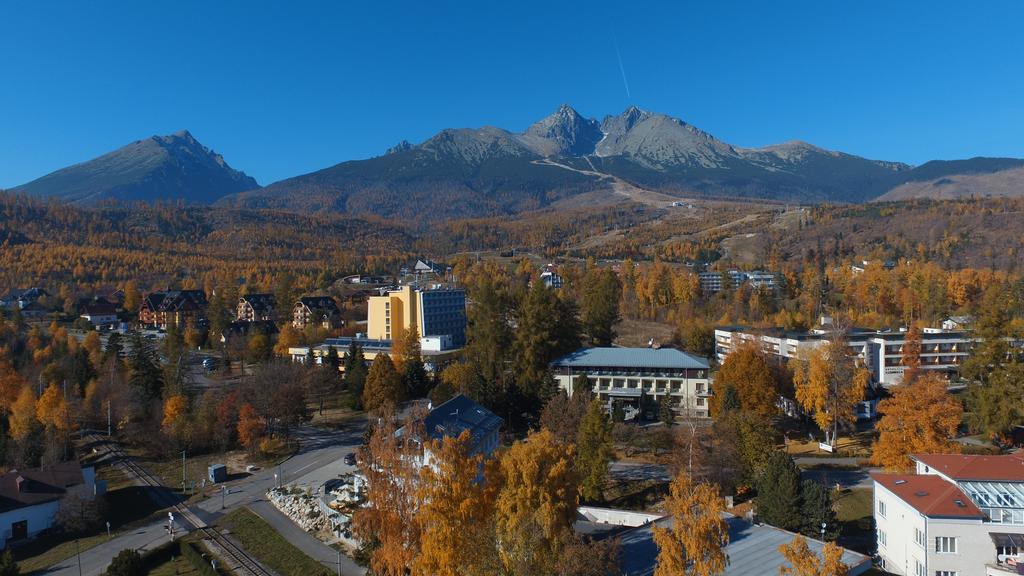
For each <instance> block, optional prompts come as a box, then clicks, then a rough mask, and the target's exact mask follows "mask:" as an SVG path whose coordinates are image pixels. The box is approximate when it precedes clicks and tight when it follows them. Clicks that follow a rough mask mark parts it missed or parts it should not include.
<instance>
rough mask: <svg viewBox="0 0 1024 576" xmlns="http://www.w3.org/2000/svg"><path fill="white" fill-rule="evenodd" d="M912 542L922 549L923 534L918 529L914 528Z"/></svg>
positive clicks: (923, 542)
mask: <svg viewBox="0 0 1024 576" xmlns="http://www.w3.org/2000/svg"><path fill="white" fill-rule="evenodd" d="M914 542H917V544H918V545H919V546H921V547H922V548H923V547H924V545H925V537H924V532H923V531H922V530H921V529H920V528H914Z"/></svg>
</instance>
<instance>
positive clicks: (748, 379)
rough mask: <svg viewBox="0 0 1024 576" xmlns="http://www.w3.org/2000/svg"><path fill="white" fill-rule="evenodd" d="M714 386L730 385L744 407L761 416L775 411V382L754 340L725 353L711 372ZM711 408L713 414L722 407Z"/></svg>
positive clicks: (772, 413)
mask: <svg viewBox="0 0 1024 576" xmlns="http://www.w3.org/2000/svg"><path fill="white" fill-rule="evenodd" d="M715 386H718V387H720V388H722V389H725V388H728V387H731V388H733V389H734V390H735V391H736V395H737V396H738V397H739V401H740V406H741V407H742V408H743V409H744V410H746V411H749V412H755V413H757V414H760V415H761V416H765V417H771V416H774V415H775V414H776V413H777V412H778V407H777V403H778V399H779V390H778V385H777V384H776V382H775V377H774V374H773V372H772V368H771V366H769V365H768V360H767V359H766V358H765V355H764V353H763V352H761V350H760V348H758V347H757V345H756V344H753V343H750V344H744V345H742V346H739V347H737V348H736V350H733V351H732V352H731V353H730V354H729V355H728V356H726V358H725V361H724V362H722V367H721V368H720V369H719V370H718V374H716V375H715ZM721 396H722V397H723V398H724V395H721ZM715 408H716V410H715V412H716V414H717V413H721V412H722V411H723V408H722V407H721V406H716V407H715Z"/></svg>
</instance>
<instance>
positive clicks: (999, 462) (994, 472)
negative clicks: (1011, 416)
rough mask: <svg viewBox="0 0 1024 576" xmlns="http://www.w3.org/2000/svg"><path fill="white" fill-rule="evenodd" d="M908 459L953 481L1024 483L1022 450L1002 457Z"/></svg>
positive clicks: (1023, 456)
mask: <svg viewBox="0 0 1024 576" xmlns="http://www.w3.org/2000/svg"><path fill="white" fill-rule="evenodd" d="M910 457H911V458H913V459H914V460H917V461H918V462H921V463H923V464H924V465H925V466H928V467H929V468H931V469H933V470H935V471H936V472H940V473H942V474H945V475H946V476H949V477H950V478H952V479H954V480H979V481H987V482H998V481H1004V482H1024V450H1022V451H1018V452H1015V453H1013V454H1006V455H1003V456H971V455H967V454H912V455H911V456H910Z"/></svg>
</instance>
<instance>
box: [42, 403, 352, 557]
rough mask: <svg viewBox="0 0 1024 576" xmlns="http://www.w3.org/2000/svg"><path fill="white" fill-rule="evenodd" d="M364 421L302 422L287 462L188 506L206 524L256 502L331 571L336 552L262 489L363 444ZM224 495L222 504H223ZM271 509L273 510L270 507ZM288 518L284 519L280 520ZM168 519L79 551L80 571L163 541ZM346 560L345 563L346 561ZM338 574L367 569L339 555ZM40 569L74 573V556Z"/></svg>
mask: <svg viewBox="0 0 1024 576" xmlns="http://www.w3.org/2000/svg"><path fill="white" fill-rule="evenodd" d="M364 426H365V422H362V421H359V422H353V423H352V424H351V425H349V426H347V427H346V428H344V429H342V430H337V431H334V430H323V429H319V428H313V427H310V426H304V427H301V428H299V429H298V430H297V431H296V436H298V438H299V442H300V451H299V453H298V454H296V455H294V456H292V457H291V458H289V459H288V460H287V461H285V462H284V463H283V464H282V465H281V466H280V467H275V468H271V469H267V470H261V471H259V472H257V473H255V474H253V475H252V476H249V477H248V478H245V479H242V480H238V481H236V482H232V483H231V484H230V486H229V491H228V492H226V493H224V494H223V496H222V495H221V494H220V493H218V494H215V495H214V496H212V497H210V498H208V499H206V500H203V501H201V502H199V503H197V504H194V505H192V506H190V509H191V510H192V511H193V512H194V513H195V514H196V515H197V516H198V517H199V518H200V519H201V520H203V522H206V523H207V524H212V523H213V522H215V521H216V520H217V519H218V518H219V517H220V516H222V515H223V514H225V513H227V512H230V511H231V510H233V509H235V508H238V507H240V506H251V507H255V509H256V511H257V513H258V514H260V516H263V517H264V519H266V520H267V521H268V522H270V524H271V525H272V526H274V528H275V529H277V530H278V531H279V532H281V533H282V534H284V535H285V536H286V537H287V538H288V539H289V541H291V542H292V544H294V545H295V546H296V547H298V548H299V549H301V550H303V551H304V552H306V554H309V555H310V556H311V557H313V558H315V559H317V560H319V561H321V562H322V563H323V564H325V565H326V566H327V567H328V569H329V570H330V571H331V573H332V574H333V573H336V572H337V569H338V555H337V552H336V551H335V550H334V549H333V548H331V547H330V546H328V545H326V544H324V543H323V542H321V541H320V540H318V539H317V538H315V537H314V536H312V535H310V534H307V533H305V532H304V531H302V530H301V529H299V528H298V527H297V526H295V524H294V523H292V522H291V521H290V520H288V519H287V517H285V516H284V515H283V514H280V513H279V512H277V510H276V509H274V507H273V505H270V504H269V503H267V501H266V498H265V494H266V492H267V490H269V489H270V488H272V487H273V486H274V485H275V483H276V482H277V479H276V478H275V475H276V474H278V473H280V474H281V475H282V476H283V478H284V481H285V482H286V483H287V482H290V481H291V480H292V479H297V478H299V477H300V476H302V475H305V474H308V473H309V472H312V471H314V470H317V469H319V468H321V467H324V466H327V465H329V464H332V463H335V462H337V461H338V460H340V459H341V458H343V457H344V455H345V454H346V453H348V452H350V451H352V450H354V449H355V447H356V446H358V445H359V444H360V443H362V435H363V429H364ZM222 498H223V502H224V506H225V508H224V509H222V508H221V501H222ZM267 508H269V509H271V510H272V511H273V512H274V513H276V515H277V517H275V514H274V513H271V512H268V511H267V510H266V509H267ZM282 520H283V521H284V522H286V523H287V524H285V523H283V522H282ZM166 523H167V521H166V520H160V521H157V522H154V523H153V524H151V525H148V526H145V527H143V528H139V529H137V530H134V531H132V532H129V533H127V534H122V535H121V536H117V537H115V538H114V539H113V540H110V541H108V542H105V543H103V544H100V545H98V546H96V547H94V548H90V549H89V550H86V551H83V552H82V554H81V562H82V569H81V574H82V576H98V575H100V574H102V573H103V571H104V570H106V567H107V565H109V564H110V560H111V559H112V558H113V557H114V556H115V555H116V554H117V553H118V552H120V551H121V550H124V549H127V548H135V549H137V550H150V549H152V548H155V547H157V546H159V545H160V544H162V543H164V542H167V539H168V535H167V533H166V531H165V529H164V527H165V526H166ZM175 528H176V533H177V534H180V533H181V532H182V531H184V530H185V528H186V527H185V526H184V525H183V524H181V523H180V522H178V521H177V520H176V527H175ZM346 560H348V562H346ZM341 568H342V572H341V573H342V576H362V574H365V570H363V568H361V567H360V566H358V565H356V564H355V563H354V562H351V560H350V559H347V558H346V557H344V556H342V567H341ZM40 573H42V574H53V575H57V576H78V574H79V569H78V558H77V556H72V557H71V558H68V559H67V560H65V561H63V562H60V563H58V564H56V565H54V566H52V567H51V568H49V569H48V570H45V571H42V572H40Z"/></svg>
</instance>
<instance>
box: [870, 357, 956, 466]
mask: <svg viewBox="0 0 1024 576" xmlns="http://www.w3.org/2000/svg"><path fill="white" fill-rule="evenodd" d="M878 411H879V412H880V413H881V414H882V418H881V420H879V421H878V426H877V428H878V432H879V435H878V440H877V441H875V445H874V447H873V453H872V456H871V459H872V461H873V462H874V463H875V464H876V465H878V466H883V467H885V468H886V469H888V470H893V471H900V470H906V469H908V468H910V466H911V461H910V457H909V456H910V454H914V453H917V454H935V453H950V452H959V451H960V444H959V443H957V442H954V441H953V438H954V437H956V432H957V428H959V427H960V421H961V419H962V418H963V406H961V404H960V402H959V401H957V399H956V398H954V397H953V396H952V395H951V394H950V393H949V390H947V388H946V382H945V380H943V378H942V376H940V375H938V374H936V373H934V372H927V373H925V374H924V375H923V376H920V377H918V378H917V379H916V380H914V382H912V383H911V384H906V385H901V386H897V387H896V388H894V389H893V392H892V396H891V397H890V398H886V399H885V400H882V401H881V402H879V403H878Z"/></svg>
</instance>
